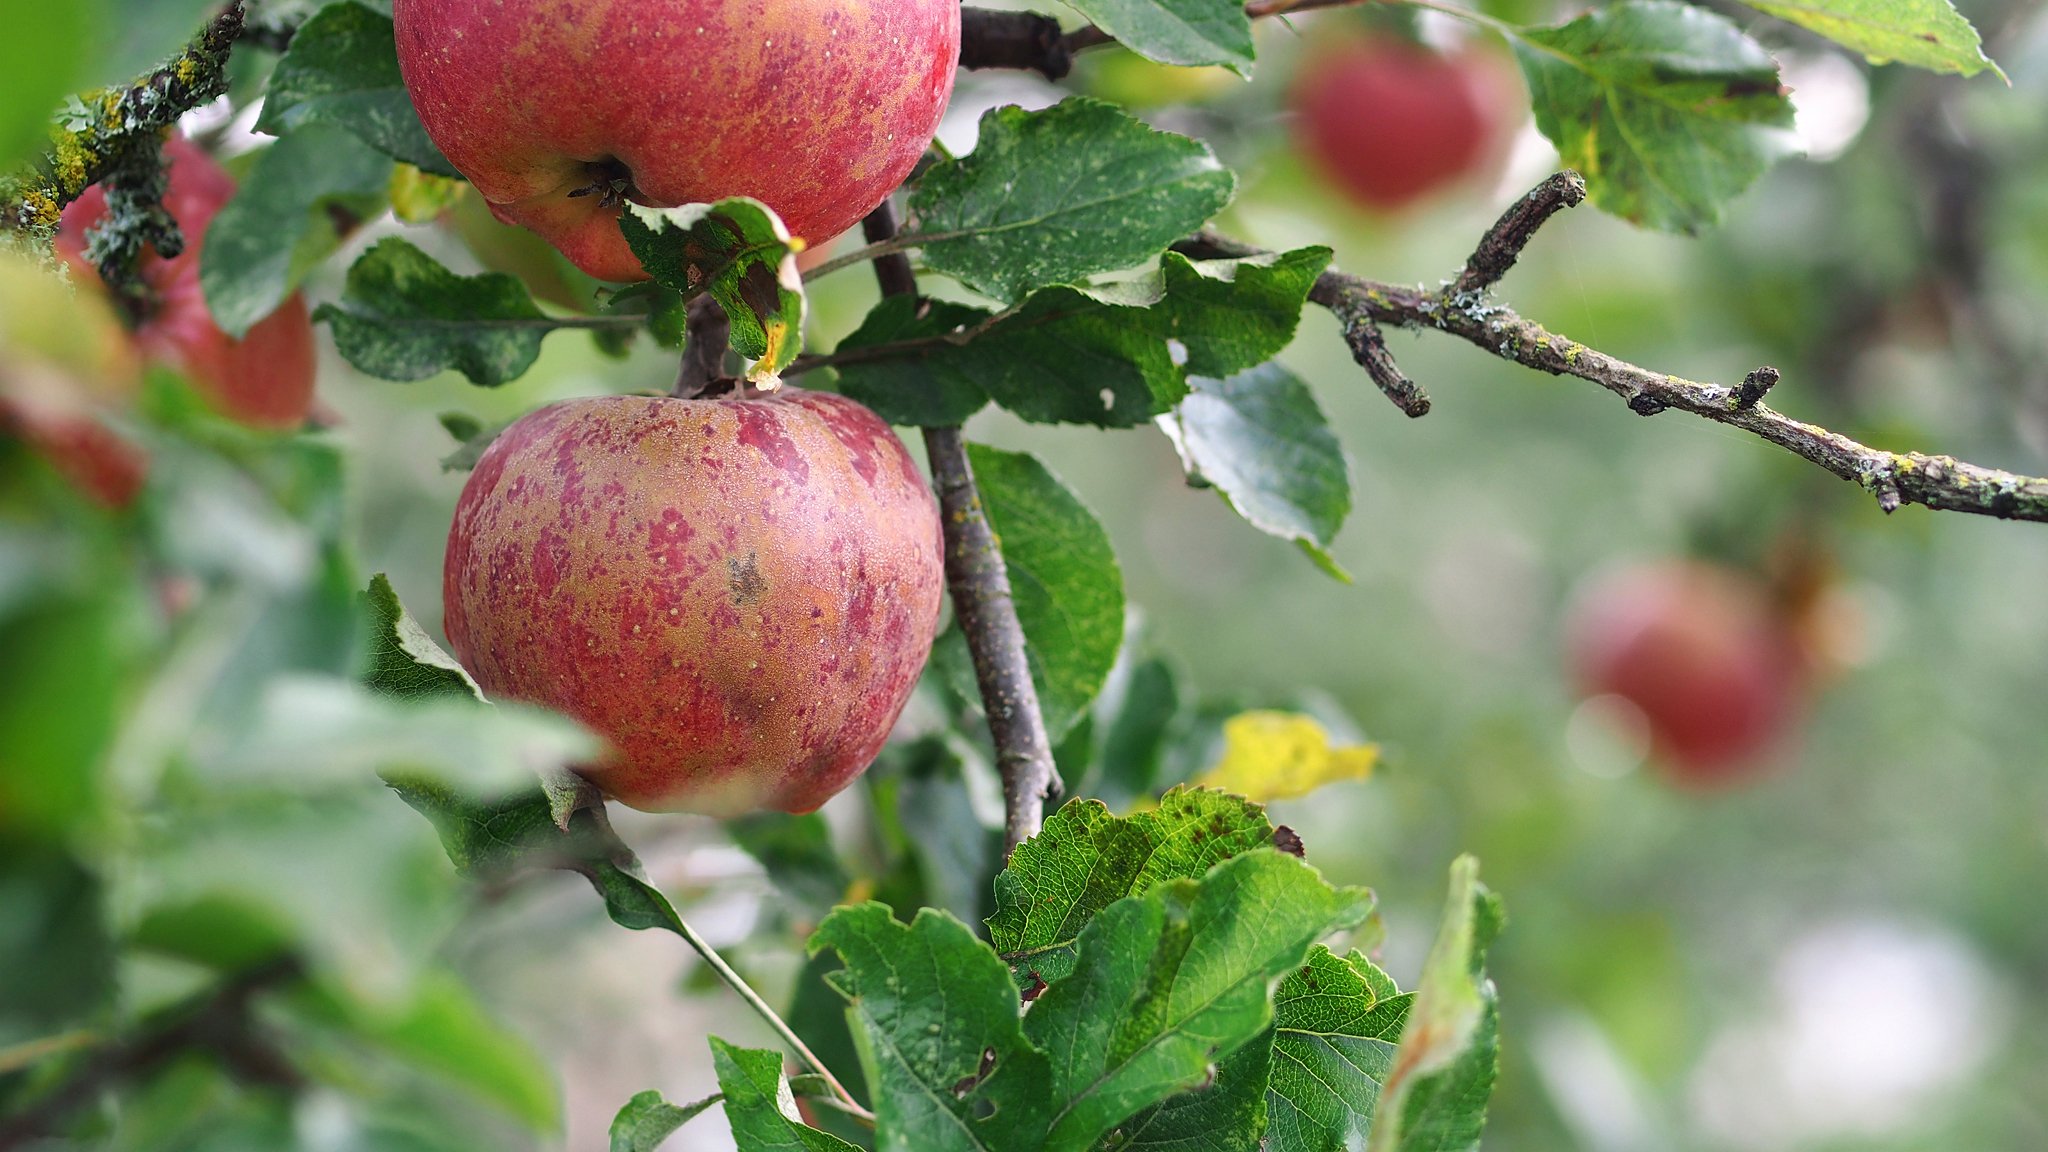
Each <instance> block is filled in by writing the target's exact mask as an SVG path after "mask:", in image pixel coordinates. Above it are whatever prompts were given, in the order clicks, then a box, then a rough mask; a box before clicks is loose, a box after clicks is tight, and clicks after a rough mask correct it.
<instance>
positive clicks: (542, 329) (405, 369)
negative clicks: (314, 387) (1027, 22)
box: [313, 236, 555, 388]
mask: <svg viewBox="0 0 2048 1152" xmlns="http://www.w3.org/2000/svg"><path fill="white" fill-rule="evenodd" d="M313 319H315V320H324V321H326V322H327V324H328V325H329V326H330V327H331V328H332V329H333V330H334V343H335V346H336V347H337V348H339V349H340V351H341V354H342V356H343V357H344V358H346V359H347V360H348V362H349V363H351V364H353V365H355V366H356V367H357V368H360V369H362V370H363V371H364V372H367V373H369V374H370V375H372V376H376V377H379V378H381V379H385V380H400V381H412V380H425V379H427V378H428V377H430V376H435V375H438V374H440V373H441V372H445V371H447V370H449V369H451V368H452V369H454V370H455V371H457V372H460V373H462V374H463V375H464V376H467V377H469V379H470V382H471V383H474V384H481V385H483V386H485V387H487V388H489V387H496V386H497V385H500V384H504V383H507V382H509V381H512V380H516V379H518V378H519V377H520V376H522V375H524V374H525V373H526V370H527V369H528V368H531V367H533V361H534V359H535V358H536V357H538V356H539V355H540V342H541V338H542V337H544V336H546V335H547V334H548V332H549V331H551V330H553V328H554V327H555V322H554V321H553V320H551V319H549V317H548V316H547V315H546V314H545V313H543V312H542V311H541V310H540V308H539V306H538V305H536V304H535V303H534V302H533V297H532V296H531V295H530V294H528V292H527V290H526V285H524V284H522V283H520V282H519V280H517V279H516V278H514V277H511V276H507V275H505V274H504V273H501V272H486V273H484V274H483V275H481V276H459V275H457V274H455V273H454V272H451V271H449V270H448V269H447V268H444V267H442V266H441V265H440V264H439V263H438V262H436V261H435V260H434V258H433V257H431V256H429V255H427V254H426V253H425V252H422V251H420V250H419V249H418V248H415V247H413V246H412V245H411V244H409V243H407V242H406V241H404V240H401V239H399V238H398V237H396V236H391V237H386V238H385V239H383V240H380V241H378V242H377V246H376V247H374V248H372V249H370V250H369V251H368V252H365V253H363V255H362V256H361V257H360V258H358V259H357V260H356V262H355V265H354V266H353V267H351V268H350V269H349V270H348V286H347V288H346V290H345V291H344V292H343V293H342V297H341V301H340V303H338V304H322V305H321V306H320V307H319V309H318V310H316V311H315V312H314V313H313Z"/></svg>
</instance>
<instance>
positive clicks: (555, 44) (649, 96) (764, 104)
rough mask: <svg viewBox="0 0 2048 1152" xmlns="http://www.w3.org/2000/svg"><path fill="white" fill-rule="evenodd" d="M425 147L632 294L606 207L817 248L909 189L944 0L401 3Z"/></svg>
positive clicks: (408, 76) (924, 124) (924, 135)
mask: <svg viewBox="0 0 2048 1152" xmlns="http://www.w3.org/2000/svg"><path fill="white" fill-rule="evenodd" d="M391 14H392V17H393V19H394V20H395V21H396V23H397V29H398V62H399V66H400V68H401V70H402V71H403V73H404V76H405V85H406V88H407V89H408V90H409V91H410V92H411V93H412V101H413V106H414V107H415V108H417V109H418V110H419V115H420V120H421V122H422V123H424V124H425V125H426V128H427V134H428V135H429V136H431V137H433V139H434V143H436V144H438V145H439V146H440V148H441V151H442V152H443V153H444V154H446V155H447V157H448V160H449V162H450V163H452V164H454V166H455V167H456V169H457V170H458V171H460V172H461V173H462V174H463V175H464V176H467V177H469V179H470V182H471V183H473V184H475V185H476V188H477V190H478V191H479V192H481V193H482V194H483V197H484V199H485V200H486V201H487V202H489V204H490V205H491V210H492V211H493V212H495V213H497V215H498V217H499V218H500V219H503V220H505V221H507V222H508V223H514V224H523V225H525V226H527V227H528V228H531V229H533V230H534V231H536V232H538V233H540V234H541V235H542V236H545V237H546V238H547V239H548V240H549V242H551V243H552V244H554V245H555V247H557V248H559V249H561V251H562V253H563V254H564V255H566V256H568V257H569V259H570V260H571V261H573V262H574V263H575V264H576V266H577V267H579V268H581V269H583V270H584V271H585V272H588V273H589V274H590V275H592V276H595V277H597V278H598V279H601V280H642V279H645V278H646V275H645V273H643V272H642V271H641V268H640V263H639V261H638V260H636V259H634V257H633V254H632V252H631V251H630V250H628V249H627V247H626V242H625V238H624V237H623V236H622V235H621V234H620V232H619V227H618V223H617V218H618V214H619V204H620V199H621V198H622V197H623V198H626V199H631V200H634V201H636V202H639V203H643V204H652V205H660V206H674V205H678V204H689V203H699V202H703V201H709V200H719V199H723V198H725V197H727V196H752V197H754V198H755V199H758V200H761V201H763V202H765V203H766V204H768V205H769V206H770V207H771V208H774V209H775V211H776V212H777V213H778V214H779V215H780V216H781V217H782V220H783V223H784V224H786V225H787V226H788V227H789V231H790V234H791V235H793V236H797V237H801V238H803V239H805V240H808V241H811V242H813V243H816V242H819V241H823V240H826V239H829V238H830V237H833V236H836V235H838V234H839V233H840V232H842V231H845V230H846V229H847V228H849V227H851V226H853V225H854V224H856V223H858V222H859V220H860V218H861V217H863V216H865V215H867V214H868V212H869V211H870V210H872V209H873V208H874V207H875V205H877V204H879V203H881V202H882V198H883V197H885V196H887V195H888V194H889V193H890V192H891V191H892V190H894V189H895V187H896V186H897V185H898V184H900V183H901V182H902V181H903V178H904V177H905V176H907V175H908V174H909V173H910V169H911V166H912V165H914V164H915V163H917V158H918V157H919V156H921V155H922V154H923V153H924V150H925V146H926V145H928V144H929V143H930V142H931V138H932V133H933V132H934V131H935V130H936V129H937V128H938V124H939V116H940V114H941V113H943V112H944V111H945V108H946V98H947V96H948V95H950V94H951V92H952V88H953V69H954V66H955V64H956V62H957V61H958V58H959V55H960V10H959V5H958V4H957V3H955V2H954V0H753V2H752V3H747V4H737V3H732V2H730V0H395V3H393V5H392V9H391Z"/></svg>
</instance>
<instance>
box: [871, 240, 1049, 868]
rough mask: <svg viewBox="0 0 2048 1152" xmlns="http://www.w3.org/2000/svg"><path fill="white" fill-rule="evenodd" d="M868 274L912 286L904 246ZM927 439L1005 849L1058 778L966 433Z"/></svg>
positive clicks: (951, 589) (1026, 828) (1028, 832)
mask: <svg viewBox="0 0 2048 1152" xmlns="http://www.w3.org/2000/svg"><path fill="white" fill-rule="evenodd" d="M861 227H862V230H863V232H864V233H865V235H866V237H867V240H868V243H870V244H878V243H882V242H884V241H887V240H888V239H889V238H890V237H892V236H894V235H895V234H896V212H895V209H894V207H893V206H891V205H890V204H889V202H888V201H886V200H885V201H883V202H882V206H881V207H879V208H877V209H875V210H874V211H873V212H871V213H869V214H868V218H867V219H866V220H865V221H863V222H862V225H861ZM875 278H876V280H878V281H879V282H880V283H881V286H882V293H883V295H886V296H908V295H914V294H915V293H916V292H917V276H916V274H915V273H914V272H912V271H911V267H910V261H909V259H908V258H906V257H905V256H903V254H901V253H890V254H888V255H884V256H880V257H877V258H876V259H875ZM924 448H925V455H926V456H928V457H930V459H931V469H932V486H933V487H934V488H936V489H937V490H938V497H939V517H940V523H941V524H942V525H943V527H944V531H945V537H946V541H945V542H946V589H947V592H948V593H949V594H950V595H951V596H952V598H953V615H954V616H955V617H956V618H958V620H959V622H960V631H961V633H962V634H963V635H965V636H966V638H967V651H968V654H969V656H970V657H972V659H973V661H974V678H975V682H976V684H978V685H979V686H980V688H981V703H982V709H983V711H985V712H986V713H987V714H988V730H989V736H990V738H991V739H993V740H994V742H995V747H996V768H997V770H998V771H999V772H1000V773H1001V775H1002V779H1003V812H1004V819H1003V851H1004V854H1005V855H1008V854H1009V853H1010V852H1011V851H1013V850H1015V849H1016V847H1017V845H1019V844H1022V843H1023V842H1024V841H1026V840H1028V839H1030V838H1031V837H1033V836H1035V835H1037V834H1038V829H1039V825H1041V824H1042V823H1044V821H1045V802H1046V800H1047V798H1048V797H1050V796H1052V795H1053V794H1054V791H1055V789H1056V788H1057V786H1058V785H1057V781H1058V779H1059V777H1058V776H1056V775H1055V774H1054V772H1053V762H1052V741H1051V740H1050V739H1048V738H1047V736H1046V732H1045V717H1044V715H1043V714H1042V713H1041V712H1040V711H1039V707H1038V687H1037V685H1035V684H1034V683H1032V680H1031V664H1030V662H1029V660H1028V659H1026V656H1025V648H1024V628H1023V625H1021V624H1020V623H1018V621H1017V604H1016V600H1015V598H1014V597H1013V596H1012V595H1011V593H1010V573H1009V569H1008V568H1007V567H1006V566H1005V565H1004V563H1003V549H1002V545H1001V544H1000V543H998V542H997V540H996V534H995V530H994V529H993V528H992V527H990V526H989V522H988V514H987V513H986V512H985V511H984V510H983V508H982V506H981V492H980V490H979V489H977V488H976V487H975V483H974V468H973V466H972V465H971V464H970V463H969V462H968V459H967V444H966V441H965V440H963V439H962V438H961V435H960V429H959V428H957V427H951V428H927V429H925V430H924Z"/></svg>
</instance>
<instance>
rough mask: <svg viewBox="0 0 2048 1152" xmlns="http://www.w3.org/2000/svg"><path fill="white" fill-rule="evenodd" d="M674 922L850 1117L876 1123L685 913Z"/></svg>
mask: <svg viewBox="0 0 2048 1152" xmlns="http://www.w3.org/2000/svg"><path fill="white" fill-rule="evenodd" d="M674 919H675V929H676V934H677V935H678V936H681V937H682V938H683V940H684V941H685V942H686V943H688V944H689V945H690V947H691V948H693V949H695V950H696V952H697V955H699V956H701V957H703V958H704V963H706V964H708V965H710V967H711V971H712V972H713V973H715V974H716V975H717V976H718V978H719V979H720V980H722V981H724V982H725V986H726V987H728V988H730V989H732V990H733V992H734V994H736V995H737V996H739V998H740V999H741V1000H744V1001H746V1004H747V1007H749V1008H752V1009H753V1010H754V1014H755V1015H757V1016H759V1017H760V1018H761V1019H762V1020H764V1021H766V1022H767V1024H768V1027H770V1028H773V1029H774V1030H775V1034H776V1035H777V1036H780V1037H781V1038H782V1042H783V1043H784V1044H787V1045H789V1047H790V1050H791V1051H793V1052H795V1053H796V1055H797V1059H799V1060H802V1061H803V1062H804V1063H805V1064H806V1065H808V1066H809V1067H810V1069H811V1071H813V1072H816V1073H817V1074H818V1075H819V1076H820V1077H822V1078H823V1079H824V1081H825V1084H826V1086H827V1087H829V1088H831V1089H832V1095H834V1096H835V1097H837V1098H838V1099H837V1100H836V1101H835V1103H836V1104H837V1105H838V1107H839V1109H840V1110H841V1111H843V1112H845V1113H847V1114H848V1115H850V1116H855V1117H858V1118H859V1119H861V1120H863V1121H865V1122H866V1123H868V1124H873V1123H874V1122H875V1114H874V1113H873V1112H870V1111H868V1110H867V1109H866V1108H863V1107H861V1105H860V1101H858V1100H855V1099H854V1098H853V1093H851V1092H849V1091H847V1090H846V1085H844V1084H842V1083H840V1082H839V1078H838V1077H837V1076H834V1075H833V1074H832V1069H830V1068H828V1067H826V1066H825V1062H824V1061H823V1060H820V1059H819V1058H818V1054H817V1053H815V1052H813V1051H811V1048H810V1045H808V1044H805V1043H804V1041H803V1037H801V1036H798V1035H797V1034H796V1030H795V1029H794V1028H791V1027H790V1026H789V1024H788V1022H787V1021H785V1020H783V1018H782V1016H781V1015H780V1014H779V1013H777V1012H776V1011H775V1009H774V1008H772V1007H770V1006H769V1004H768V1002H767V1001H766V1000H763V999H761V994H760V993H758V992H756V991H754V988H753V986H752V985H751V984H748V983H747V981H746V978H745V977H743V976H741V975H740V974H739V973H738V972H735V971H733V967H732V965H730V964H727V963H726V962H725V957H723V956H720V955H719V954H718V949H716V948H713V947H712V946H711V944H710V942H709V941H707V940H705V939H704V937H702V936H699V935H698V934H697V930H696V929H695V928H693V927H691V925H690V922H689V921H688V920H686V919H684V918H683V914H682V913H681V912H677V913H676V914H675V917H674Z"/></svg>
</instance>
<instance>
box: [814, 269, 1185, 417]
mask: <svg viewBox="0 0 2048 1152" xmlns="http://www.w3.org/2000/svg"><path fill="white" fill-rule="evenodd" d="M894 299H895V300H904V299H906V298H904V297H896V298H894ZM930 308H931V311H930V312H929V314H928V315H927V316H926V317H925V318H924V319H921V320H918V321H915V322H904V320H903V316H904V315H905V314H907V310H908V309H907V305H905V304H897V303H894V301H893V300H885V301H883V302H882V303H881V304H880V305H879V306H877V307H876V309H875V311H874V312H873V313H870V315H869V319H868V321H867V322H865V323H863V324H862V325H861V330H860V331H859V332H856V333H855V334H854V336H851V337H848V339H847V341H846V342H844V343H842V344H841V345H840V347H841V349H842V350H843V351H849V352H851V351H854V350H856V349H858V348H861V347H867V346H875V347H876V349H877V351H876V355H875V358H874V359H871V360H860V359H859V358H858V356H857V355H856V358H855V360H854V362H852V363H849V364H847V365H846V366H845V367H843V368H841V370H840V387H841V388H842V389H843V390H844V391H845V392H846V393H847V394H848V395H850V396H853V397H854V398H856V399H859V400H862V401H864V402H871V403H872V405H873V406H874V407H875V408H876V410H877V411H878V412H880V413H881V414H882V415H883V416H884V417H885V418H887V419H888V420H889V421H890V422H891V423H899V424H919V425H923V426H925V427H933V426H942V425H947V424H958V423H960V422H961V421H962V420H964V419H965V418H966V417H967V416H970V415H972V414H974V413H975V412H976V411H978V410H979V409H980V408H981V407H982V405H984V404H985V403H987V401H988V400H989V399H991V398H993V399H994V400H995V402H996V403H998V404H1000V405H1002V406H1003V407H1005V408H1007V409H1009V410H1010V411H1011V412H1013V413H1015V414H1016V415H1018V416H1020V417H1022V418H1024V419H1026V420H1030V421H1033V422H1035V423H1040V424H1093V425H1096V426H1098V427H1104V428H1128V427H1131V426H1133V425H1137V424H1142V423H1144V422H1145V421H1146V420H1149V419H1151V418H1152V417H1153V416H1155V415H1157V414H1158V413H1161V412H1164V411H1166V410H1167V409H1168V408H1170V407H1172V405H1173V404H1174V402H1175V401H1177V400H1179V399H1180V398H1181V397H1183V396H1185V395H1186V394H1187V385H1186V383H1185V382H1184V381H1183V380H1182V378H1181V370H1180V368H1179V367H1178V366H1176V365H1175V364H1174V362H1173V354H1172V352H1171V350H1170V349H1169V348H1168V347H1167V343H1166V340H1165V338H1164V337H1163V335H1162V334H1161V332H1160V328H1161V323H1162V321H1161V319H1160V316H1159V315H1155V314H1154V313H1153V312H1150V311H1147V310H1146V309H1145V308H1144V307H1143V306H1138V305H1129V304H1123V303H1119V302H1116V301H1113V300H1108V299H1105V298H1104V296H1103V294H1101V293H1095V292H1087V291H1083V290H1080V289H1075V288H1069V287H1064V286H1060V287H1052V288H1045V289H1042V290H1040V291H1038V292H1035V293H1033V294H1032V296H1031V298H1030V299H1029V300H1026V301H1025V302H1024V303H1023V304H1022V305H1021V306H1019V307H1017V308H1016V309H1013V310H1011V311H1009V312H1006V313H1004V314H1003V315H1002V316H1001V317H1000V318H999V319H995V320H993V322H989V321H990V316H989V314H988V313H986V312H983V311H981V310H979V309H973V308H967V307H965V306H962V305H954V304H938V303H934V304H932V305H931V306H930ZM968 333H973V338H972V339H971V340H968V341H967V342H965V343H957V342H955V341H954V340H948V339H945V338H944V337H945V336H946V335H947V334H954V335H955V336H956V337H957V336H962V335H966V334H968ZM892 343H893V344H896V345H897V346H896V347H894V348H884V347H881V345H885V344H892Z"/></svg>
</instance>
